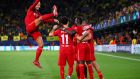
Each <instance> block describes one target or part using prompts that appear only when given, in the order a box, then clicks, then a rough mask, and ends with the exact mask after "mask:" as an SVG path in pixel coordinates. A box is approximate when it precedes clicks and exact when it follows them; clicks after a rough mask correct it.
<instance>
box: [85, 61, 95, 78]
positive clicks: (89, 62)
mask: <svg viewBox="0 0 140 79" xmlns="http://www.w3.org/2000/svg"><path fill="white" fill-rule="evenodd" d="M86 64H87V67H88V71H89V76H90V79H93V78H94V77H93V67H92V62H91V61H86Z"/></svg>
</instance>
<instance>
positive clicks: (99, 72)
mask: <svg viewBox="0 0 140 79" xmlns="http://www.w3.org/2000/svg"><path fill="white" fill-rule="evenodd" d="M92 63H93V66H94V68H95V70H96V71H97V73H98V76H99V78H100V79H104V77H103V74H102V72H101V70H100V68H99V65H98V64H97V63H96V61H93V62H92Z"/></svg>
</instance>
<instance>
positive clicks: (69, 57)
mask: <svg viewBox="0 0 140 79" xmlns="http://www.w3.org/2000/svg"><path fill="white" fill-rule="evenodd" d="M69 51H70V50H68V54H67V61H68V65H69V68H68V76H67V78H66V79H70V77H71V75H72V73H73V64H74V55H73V53H72V52H69Z"/></svg>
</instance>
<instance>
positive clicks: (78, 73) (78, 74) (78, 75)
mask: <svg viewBox="0 0 140 79" xmlns="http://www.w3.org/2000/svg"><path fill="white" fill-rule="evenodd" d="M76 74H77V78H78V79H80V71H79V65H78V62H77V63H76Z"/></svg>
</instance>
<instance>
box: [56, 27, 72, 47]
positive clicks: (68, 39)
mask: <svg viewBox="0 0 140 79" xmlns="http://www.w3.org/2000/svg"><path fill="white" fill-rule="evenodd" d="M67 30H69V31H72V30H73V29H72V28H67ZM53 35H55V36H58V37H59V41H60V46H61V45H73V37H72V36H71V35H70V34H68V33H67V32H64V31H62V30H60V29H58V30H56V31H55V32H54V33H53Z"/></svg>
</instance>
